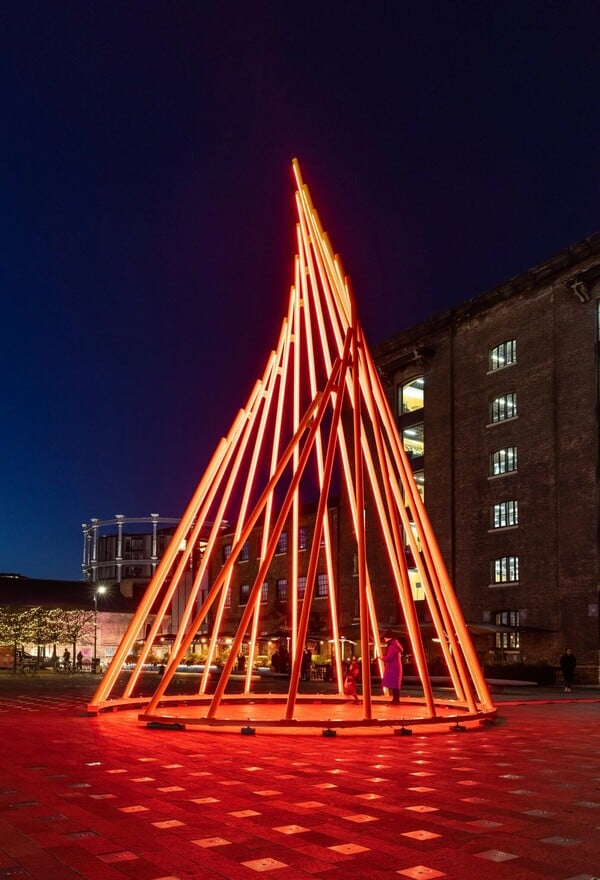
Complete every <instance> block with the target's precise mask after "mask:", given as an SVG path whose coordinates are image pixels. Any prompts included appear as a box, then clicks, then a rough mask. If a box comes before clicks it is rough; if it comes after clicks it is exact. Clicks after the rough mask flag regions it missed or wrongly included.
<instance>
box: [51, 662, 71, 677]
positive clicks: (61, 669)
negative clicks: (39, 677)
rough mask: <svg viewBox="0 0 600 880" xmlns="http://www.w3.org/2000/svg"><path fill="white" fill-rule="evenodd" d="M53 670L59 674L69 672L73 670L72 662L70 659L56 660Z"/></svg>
mask: <svg viewBox="0 0 600 880" xmlns="http://www.w3.org/2000/svg"><path fill="white" fill-rule="evenodd" d="M54 671H55V672H58V673H59V674H65V673H71V672H73V664H72V663H71V661H70V660H58V661H57V663H56V665H55V667H54Z"/></svg>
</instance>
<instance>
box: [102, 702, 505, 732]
mask: <svg viewBox="0 0 600 880" xmlns="http://www.w3.org/2000/svg"><path fill="white" fill-rule="evenodd" d="M211 702H212V697H211V696H208V695H192V696H172V697H171V696H169V697H163V698H162V699H161V701H160V704H159V706H158V707H157V708H156V709H154V710H153V711H151V712H148V711H146V710H145V708H144V707H146V706H148V704H149V703H150V698H137V699H135V698H120V699H116V700H108V701H106V702H104V703H102V704H101V705H99V706H97V707H94V706H90V707H88V710H89V714H97V712H98V711H100V712H103V711H111V710H116V709H125V710H126V709H136V708H137V709H140V710H141V711H140V712H139V714H138V715H137V719H138V721H141V722H144V723H146V725H147V726H149V727H157V728H164V729H177V730H182V729H185V728H187V727H194V728H196V729H198V728H205V729H207V730H210V731H211V732H213V733H214V732H223V733H231V732H233V731H235V729H236V728H237V729H238V730H239V729H240V727H242V732H244V733H249V732H251V733H254V732H255V729H256V728H260V729H261V732H265V733H274V732H282V733H283V732H284V733H294V732H295V733H299V734H306V733H311V732H317V733H320V734H321V733H322V734H324V733H325V732H326V731H332V732H333V731H336V730H340V731H343V732H346V733H356V734H360V733H366V732H371V733H373V732H379V733H386V732H389V733H395V732H402V731H408V729H409V728H412V727H417V726H418V727H419V732H422V733H425V732H427V729H428V728H432V729H439V727H440V726H441V725H446V726H448V725H454V729H456V730H466V729H467V727H469V728H473V727H477V726H478V725H479V724H481V723H482V722H489V721H493V720H494V719H495V718H496V708H495V707H494V706H482V705H477V706H476V708H475V711H473V710H472V709H471V708H470V707H468V706H467V705H466V704H465V703H458V702H453V701H451V700H446V701H436V702H435V703H434V708H435V711H436V715H435V716H433V717H432V716H430V715H428V714H427V707H426V705H425V701H424V700H422V699H418V698H417V699H415V698H413V699H410V698H408V699H407V698H403V699H402V701H401V703H400V704H399V705H397V706H392V705H390V702H389V700H388V699H387V698H385V699H381V698H380V699H377V698H376V699H373V700H372V701H371V716H372V717H370V718H366V717H364V714H363V710H364V707H363V705H362V703H361V704H359V705H357V704H354V703H353V702H352V701H348V700H347V698H344V697H340V696H338V695H319V696H318V697H313V696H311V697H302V696H299V697H298V698H297V699H296V701H295V704H294V710H293V717H291V718H286V717H285V714H286V713H285V707H286V705H287V697H286V696H285V695H276V694H269V695H250V694H242V695H239V696H237V695H227V696H225V697H223V699H222V700H221V702H220V704H219V706H218V708H217V710H216V712H215V713H214V715H212V716H210V717H209V715H208V714H207V713H206V712H205V713H204V714H203V712H202V710H203V709H208V708H209V707H210V704H211ZM282 709H283V711H282Z"/></svg>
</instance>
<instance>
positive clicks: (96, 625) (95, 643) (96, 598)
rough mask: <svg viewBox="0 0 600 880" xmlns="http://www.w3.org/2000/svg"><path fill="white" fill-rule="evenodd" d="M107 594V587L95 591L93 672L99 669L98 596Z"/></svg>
mask: <svg viewBox="0 0 600 880" xmlns="http://www.w3.org/2000/svg"><path fill="white" fill-rule="evenodd" d="M103 593H106V587H97V589H95V590H94V658H93V660H92V672H96V669H97V667H98V658H97V656H96V649H97V647H98V596H101V595H102V594H103Z"/></svg>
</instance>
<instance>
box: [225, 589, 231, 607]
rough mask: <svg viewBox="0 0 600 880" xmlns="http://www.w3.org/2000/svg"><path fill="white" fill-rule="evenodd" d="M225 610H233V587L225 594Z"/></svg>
mask: <svg viewBox="0 0 600 880" xmlns="http://www.w3.org/2000/svg"><path fill="white" fill-rule="evenodd" d="M225 608H231V587H227V592H226V593H225Z"/></svg>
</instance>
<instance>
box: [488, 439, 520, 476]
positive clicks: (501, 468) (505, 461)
mask: <svg viewBox="0 0 600 880" xmlns="http://www.w3.org/2000/svg"><path fill="white" fill-rule="evenodd" d="M516 469H517V447H516V446H507V447H506V449H498V450H496V452H492V454H491V455H490V475H491V476H492V477H496V476H498V474H508V473H510V471H516Z"/></svg>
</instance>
